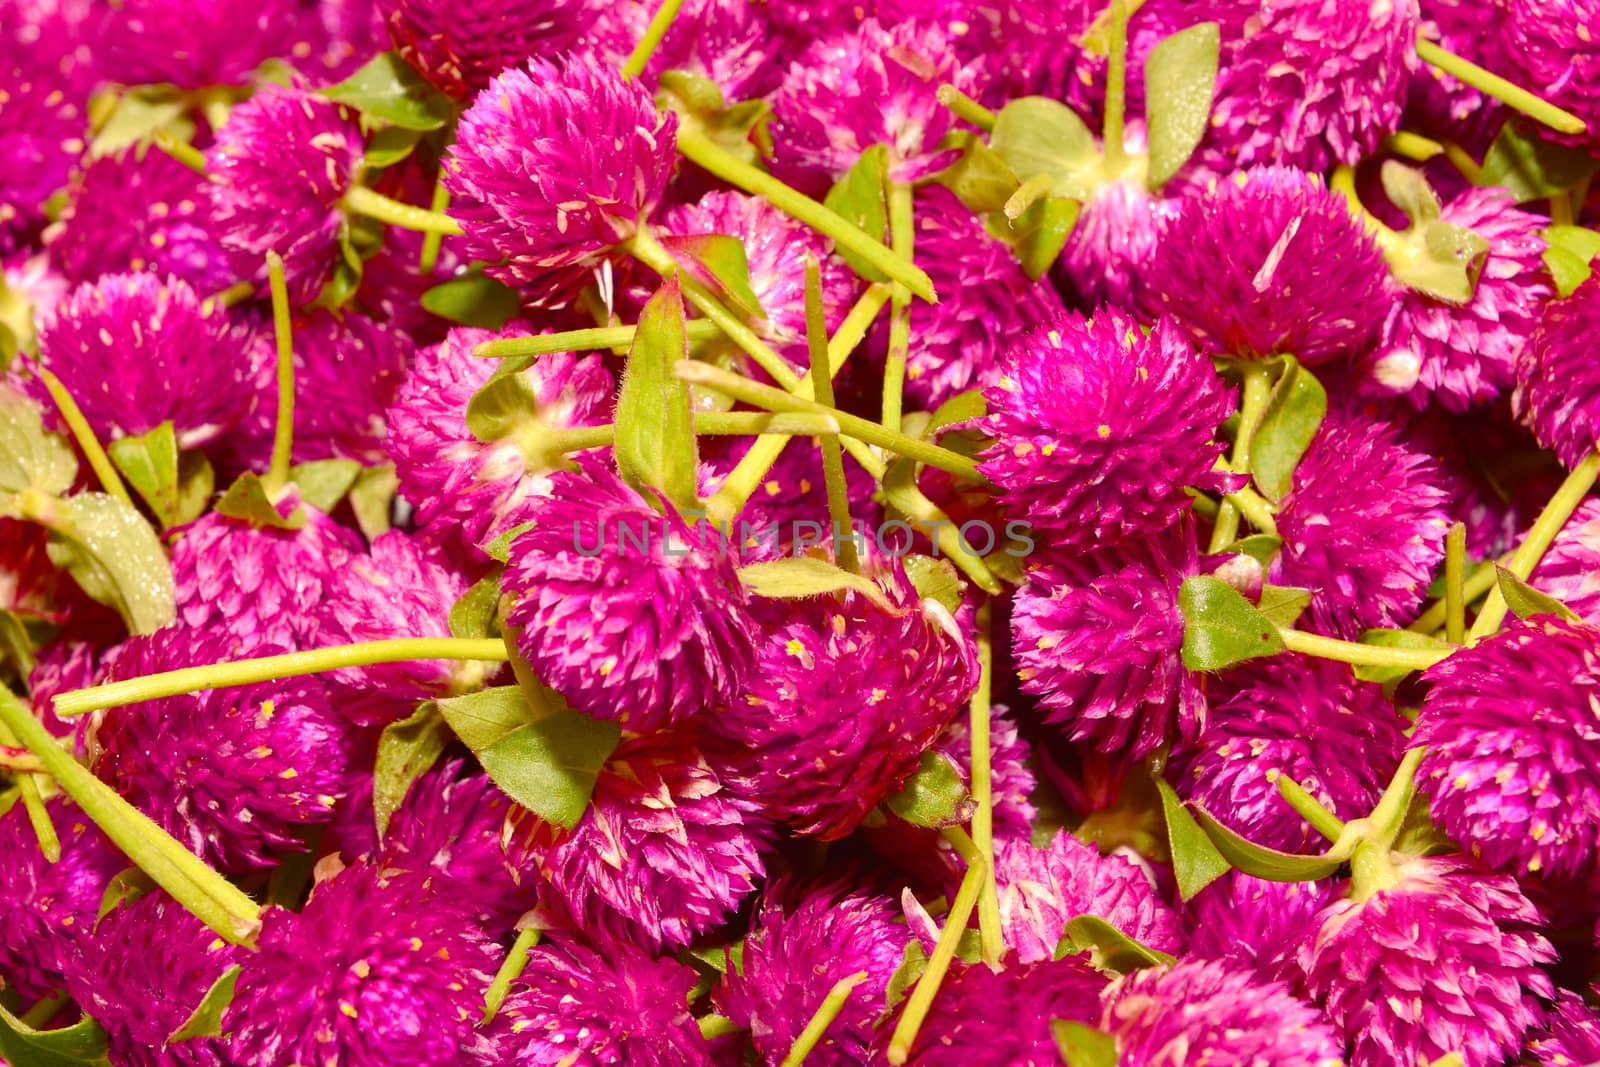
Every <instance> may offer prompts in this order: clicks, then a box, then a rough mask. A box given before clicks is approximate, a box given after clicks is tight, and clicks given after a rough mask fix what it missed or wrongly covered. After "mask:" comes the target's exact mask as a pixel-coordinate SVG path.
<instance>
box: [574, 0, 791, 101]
mask: <svg viewBox="0 0 1600 1067" xmlns="http://www.w3.org/2000/svg"><path fill="white" fill-rule="evenodd" d="M768 6H769V5H768V4H767V3H765V2H762V0H688V2H687V3H685V4H684V5H683V7H681V8H679V9H678V15H677V17H676V18H675V19H673V20H672V26H671V28H670V29H668V30H667V35H666V36H665V37H663V38H662V39H661V43H660V44H658V45H657V46H656V50H655V52H654V53H653V54H652V55H651V57H650V62H649V63H648V64H647V65H646V66H645V68H644V73H643V77H644V80H645V84H646V85H647V86H649V87H650V88H651V89H654V88H655V87H656V86H657V85H658V83H659V82H660V80H661V75H662V74H663V73H664V72H666V71H669V70H681V71H688V72H689V73H690V74H696V75H699V76H700V77H702V78H705V79H707V80H708V81H711V82H713V83H715V84H716V86H717V88H718V89H720V90H721V91H722V96H723V98H724V99H725V100H727V101H728V102H729V103H732V102H734V101H738V100H750V99H754V98H756V97H759V96H765V95H766V94H767V93H768V92H770V91H771V90H772V89H773V87H774V86H776V85H777V82H778V79H779V77H780V76H781V74H782V67H781V65H780V63H779V55H780V52H779V48H778V46H779V44H780V43H781V38H779V37H778V36H777V35H776V34H774V33H773V26H772V22H771V20H770V17H769V16H768V14H767V9H768ZM593 7H594V8H595V11H596V14H595V16H594V22H593V24H592V25H591V26H590V28H589V32H588V34H587V36H586V39H585V42H584V43H585V44H586V45H587V46H588V47H590V48H593V49H594V51H595V53H596V55H598V56H599V57H600V58H601V59H602V60H603V61H604V62H605V63H607V64H608V65H610V66H614V67H620V66H622V64H623V63H624V62H625V61H626V60H627V58H628V56H629V55H630V54H631V53H632V52H633V50H634V48H635V47H636V46H637V45H638V43H639V39H640V38H641V37H643V36H644V31H645V27H647V26H648V25H649V24H650V19H651V18H652V17H653V16H654V15H655V13H656V10H657V5H656V4H655V3H653V2H651V0H597V2H595V3H594V4H593Z"/></svg>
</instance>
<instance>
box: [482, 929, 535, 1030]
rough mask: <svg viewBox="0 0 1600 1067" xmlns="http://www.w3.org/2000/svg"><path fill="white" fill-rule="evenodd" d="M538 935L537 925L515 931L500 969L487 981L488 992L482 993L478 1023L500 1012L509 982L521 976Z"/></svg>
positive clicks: (489, 1019) (508, 989)
mask: <svg viewBox="0 0 1600 1067" xmlns="http://www.w3.org/2000/svg"><path fill="white" fill-rule="evenodd" d="M539 935H540V930H539V928H538V927H537V926H530V927H528V928H527V929H526V930H519V931H517V939H516V940H515V941H513V942H512V943H511V948H510V949H509V950H508V951H507V952H506V958H505V959H504V960H502V961H501V963H500V969H499V970H498V971H496V972H495V975H494V981H492V982H490V983H489V992H488V993H486V994H484V998H483V1020H482V1022H481V1023H480V1024H479V1025H483V1024H485V1023H488V1022H490V1021H492V1020H493V1019H494V1017H495V1016H496V1015H498V1014H499V1013H500V1005H502V1004H504V1003H505V1002H506V994H507V993H509V992H511V983H512V982H515V981H516V980H517V979H518V978H519V977H521V975H522V972H523V970H524V969H526V968H527V966H528V953H530V952H532V951H533V948H534V946H535V945H537V944H538V943H539Z"/></svg>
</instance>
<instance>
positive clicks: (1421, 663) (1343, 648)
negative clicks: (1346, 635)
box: [1281, 630, 1450, 671]
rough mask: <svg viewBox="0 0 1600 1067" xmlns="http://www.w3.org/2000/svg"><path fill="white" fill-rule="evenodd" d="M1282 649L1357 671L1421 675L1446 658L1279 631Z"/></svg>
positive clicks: (1438, 652)
mask: <svg viewBox="0 0 1600 1067" xmlns="http://www.w3.org/2000/svg"><path fill="white" fill-rule="evenodd" d="M1281 632H1282V635H1283V644H1284V647H1286V648H1287V649H1289V651H1291V652H1298V653H1300V654H1301V655H1303V656H1316V657H1317V658H1319V659H1331V660H1336V661H1338V662H1340V663H1351V664H1355V665H1356V666H1361V667H1396V668H1401V669H1404V670H1411V671H1425V670H1427V669H1428V668H1429V667H1431V666H1433V665H1434V664H1435V663H1438V662H1439V661H1440V660H1442V659H1445V658H1447V657H1448V656H1449V655H1450V652H1449V650H1447V649H1432V648H1385V647H1383V646H1381V645H1361V644H1357V643H1356V642H1354V641H1340V640H1338V639H1336V638H1332V637H1322V636H1320V635H1318V634H1308V633H1302V632H1301V631H1299V630H1283V631H1281Z"/></svg>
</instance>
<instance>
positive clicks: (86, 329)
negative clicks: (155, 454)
mask: <svg viewBox="0 0 1600 1067" xmlns="http://www.w3.org/2000/svg"><path fill="white" fill-rule="evenodd" d="M244 343H245V338H244V336H243V334H242V332H240V331H236V330H234V329H232V328H231V327H230V326H229V324H228V318H227V313H226V312H224V311H223V310H222V309H221V308H214V307H209V306H207V305H206V304H205V303H203V302H202V301H201V299H200V297H199V296H198V295H197V294H196V293H195V291H194V290H193V289H191V288H190V287H189V283H188V282H183V281H179V280H178V279H176V278H171V277H169V278H167V279H165V280H162V279H161V278H158V277H156V276H155V275H154V274H108V275H106V276H105V277H103V278H101V279H99V280H98V281H95V282H90V283H85V284H83V285H80V286H77V287H76V288H74V289H73V290H72V291H71V292H70V293H69V294H68V295H67V297H66V299H65V300H63V301H62V302H61V303H60V304H59V305H57V307H56V309H55V312H54V314H53V315H52V316H51V317H50V318H49V319H47V320H46V321H45V323H44V326H43V328H42V329H41V330H40V332H39V365H42V366H44V367H45V368H47V369H49V370H50V371H51V372H52V373H54V374H55V375H56V376H57V377H58V378H60V379H61V384H63V385H65V386H66V387H67V392H69V393H71V394H72V398H73V399H74V400H75V401H77V403H78V407H79V408H81V409H82V410H83V414H84V417H85V418H86V419H88V420H89V425H90V427H91V428H93V430H94V432H95V434H96V435H97V436H98V437H100V438H102V439H106V438H117V437H134V436H137V435H139V434H142V433H145V432H147V431H149V430H153V429H155V428H156V427H157V426H159V425H161V423H163V422H165V421H167V420H168V419H171V420H172V422H173V426H174V429H175V430H176V431H177V436H178V443H179V445H180V446H182V447H185V448H190V447H194V446H195V445H200V444H205V443H206V442H208V441H212V440H214V439H215V438H216V437H218V436H219V435H220V434H221V433H222V432H223V431H224V430H226V429H227V428H228V427H230V426H232V425H233V424H234V423H235V422H236V421H238V419H239V418H241V417H242V416H243V414H244V411H245V405H246V404H247V403H248V394H247V392H246V391H245V389H244V388H243V386H244V369H243V367H242V366H241V363H242V360H241V359H240V356H239V350H240V349H241V348H242V347H243V346H244ZM28 365H29V363H28V362H24V363H23V366H24V367H26V366H28ZM28 388H29V390H30V391H31V392H32V393H33V395H34V396H35V397H37V398H38V399H39V401H40V403H41V404H42V405H43V406H44V407H45V410H47V411H48V410H53V409H54V406H55V405H54V401H52V400H51V399H50V396H49V393H48V392H46V391H45V388H44V383H43V382H40V381H37V380H30V384H29V387H28Z"/></svg>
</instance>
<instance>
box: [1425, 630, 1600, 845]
mask: <svg viewBox="0 0 1600 1067" xmlns="http://www.w3.org/2000/svg"><path fill="white" fill-rule="evenodd" d="M1424 678H1425V680H1427V681H1428V682H1429V683H1431V688H1430V689H1429V690H1428V695H1427V696H1426V697H1425V698H1424V699H1423V703H1422V713H1421V714H1420V715H1419V716H1418V717H1417V731H1416V734H1415V735H1414V737H1413V738H1412V745H1413V746H1414V747H1422V746H1427V754H1426V755H1424V756H1423V758H1422V767H1421V769H1420V776H1419V779H1418V781H1419V783H1421V787H1422V788H1423V790H1424V791H1425V792H1427V793H1428V794H1429V795H1430V797H1431V801H1432V804H1431V806H1432V810H1433V817H1434V818H1435V819H1436V820H1437V821H1438V823H1439V825H1440V827H1442V828H1443V829H1444V830H1445V831H1446V832H1448V833H1449V834H1450V835H1451V837H1452V838H1453V839H1455V840H1456V841H1458V842H1459V843H1460V844H1461V845H1462V847H1464V848H1467V849H1469V850H1470V851H1471V852H1472V853H1473V854H1474V855H1476V856H1479V857H1480V858H1482V859H1483V861H1484V862H1485V863H1487V864H1488V865H1489V866H1491V867H1494V868H1495V869H1497V870H1506V871H1511V872H1513V873H1516V874H1526V873H1530V872H1540V873H1546V874H1551V875H1580V874H1584V873H1586V872H1588V871H1590V870H1591V869H1593V867H1594V852H1595V848H1596V847H1597V846H1600V821H1597V820H1600V816H1597V813H1600V769H1597V768H1600V713H1597V712H1596V710H1595V707H1596V706H1597V705H1596V703H1595V701H1597V700H1600V630H1596V629H1595V628H1593V627H1591V626H1589V625H1587V624H1583V623H1569V622H1566V621H1565V620H1563V619H1560V618H1557V617H1556V616H1552V615H1540V616H1536V617H1534V618H1531V619H1528V620H1526V621H1513V623H1512V624H1511V625H1510V626H1509V627H1507V628H1506V629H1505V630H1504V631H1502V632H1500V633H1498V634H1495V635H1493V636H1491V637H1487V638H1485V639H1484V640H1482V641H1480V642H1479V643H1478V644H1476V645H1474V646H1472V647H1471V648H1468V649H1463V650H1462V651H1461V652H1460V653H1459V654H1458V655H1454V656H1451V657H1450V658H1449V659H1447V660H1445V661H1444V662H1442V663H1440V664H1438V665H1437V666H1435V667H1433V668H1432V669H1430V670H1429V671H1428V673H1427V674H1426V675H1425V676H1424ZM1591 697H1593V699H1591Z"/></svg>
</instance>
